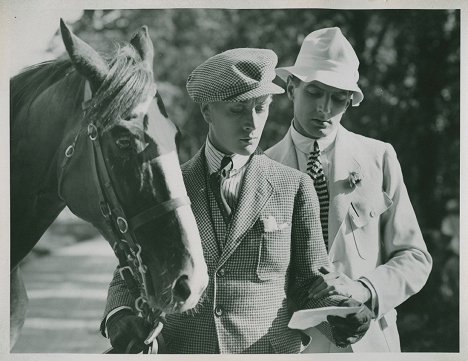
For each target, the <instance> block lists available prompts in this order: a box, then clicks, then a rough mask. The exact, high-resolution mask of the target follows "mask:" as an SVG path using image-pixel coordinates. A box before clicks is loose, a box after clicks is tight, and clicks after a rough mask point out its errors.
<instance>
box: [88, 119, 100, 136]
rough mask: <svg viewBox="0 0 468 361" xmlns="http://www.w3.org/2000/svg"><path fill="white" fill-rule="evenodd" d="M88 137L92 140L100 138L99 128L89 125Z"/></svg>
mask: <svg viewBox="0 0 468 361" xmlns="http://www.w3.org/2000/svg"><path fill="white" fill-rule="evenodd" d="M88 136H89V139H91V140H96V138H97V136H98V130H97V127H96V126H95V125H94V124H93V123H89V124H88Z"/></svg>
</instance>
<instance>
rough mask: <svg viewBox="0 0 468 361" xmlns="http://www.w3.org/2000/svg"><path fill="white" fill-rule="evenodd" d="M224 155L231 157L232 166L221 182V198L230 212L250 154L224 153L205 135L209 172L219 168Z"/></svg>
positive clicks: (233, 206)
mask: <svg viewBox="0 0 468 361" xmlns="http://www.w3.org/2000/svg"><path fill="white" fill-rule="evenodd" d="M226 156H227V157H230V158H231V160H232V164H233V167H232V169H231V171H230V172H228V174H227V176H226V178H224V179H223V180H222V182H221V199H222V201H223V204H224V206H225V207H226V210H227V211H228V214H230V213H231V212H232V211H233V210H234V208H235V207H236V205H237V201H238V200H239V195H240V190H241V187H242V181H243V180H244V175H245V171H246V170H247V163H248V162H249V160H250V155H240V154H229V155H228V154H224V153H223V152H221V151H219V150H218V149H216V147H215V146H214V145H213V143H211V141H210V138H209V137H206V145H205V157H206V162H207V164H208V171H209V173H210V174H213V173H216V172H217V171H218V170H219V168H220V166H221V161H222V160H223V158H224V157H226Z"/></svg>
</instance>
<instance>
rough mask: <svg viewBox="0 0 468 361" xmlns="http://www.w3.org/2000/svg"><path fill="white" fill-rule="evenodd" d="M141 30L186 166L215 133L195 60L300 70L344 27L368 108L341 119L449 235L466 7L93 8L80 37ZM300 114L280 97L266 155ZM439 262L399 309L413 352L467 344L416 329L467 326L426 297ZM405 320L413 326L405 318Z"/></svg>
mask: <svg viewBox="0 0 468 361" xmlns="http://www.w3.org/2000/svg"><path fill="white" fill-rule="evenodd" d="M141 25H148V27H149V30H150V35H151V38H152V39H153V41H154V43H155V49H156V54H157V56H156V61H155V69H154V70H155V75H156V78H157V80H158V84H159V86H160V91H161V93H162V96H163V99H164V101H165V103H166V105H167V109H168V112H169V115H170V117H171V118H172V119H173V120H174V121H175V122H176V123H177V124H178V125H179V127H180V128H181V129H182V131H183V134H184V137H183V138H182V145H181V149H180V158H181V160H182V161H185V160H187V159H189V158H190V157H191V156H192V155H193V154H194V153H195V152H196V151H197V150H198V148H199V147H200V145H201V144H202V143H203V141H204V139H205V135H206V125H205V123H204V121H203V119H202V117H201V114H200V112H199V109H198V107H197V106H196V105H195V104H193V103H192V102H191V100H190V98H189V97H188V95H187V93H186V91H185V81H186V78H187V77H188V75H189V74H190V72H191V71H192V70H193V69H194V68H195V67H196V66H197V65H199V64H200V63H201V62H203V61H204V60H206V59H207V58H208V57H209V56H211V55H214V54H216V53H218V52H221V51H224V50H226V49H229V48H234V47H261V48H270V49H273V50H274V51H275V52H276V53H277V54H278V57H279V59H280V60H279V65H280V66H283V65H291V64H293V63H294V61H295V57H296V55H297V53H298V51H299V48H300V44H301V42H302V39H303V38H304V37H305V36H306V35H307V34H308V33H310V32H311V31H313V30H316V29H319V28H322V27H329V26H339V27H340V28H341V30H342V31H343V33H344V34H345V36H346V37H347V38H348V39H349V40H350V42H351V43H352V45H353V46H354V48H355V50H356V53H357V54H358V57H359V58H360V62H361V64H360V75H361V77H360V82H359V83H360V86H361V88H362V89H363V92H364V95H365V98H364V101H363V103H362V104H361V105H360V106H359V107H357V108H350V109H349V110H348V111H347V113H346V115H345V117H344V118H343V124H344V125H345V127H347V128H348V129H350V130H352V131H355V132H357V133H361V134H363V135H367V136H370V137H374V138H377V139H381V140H383V141H386V142H389V143H391V144H392V145H393V146H394V147H395V149H396V151H397V154H398V156H399V159H400V162H401V164H402V170H403V174H404V177H405V182H406V184H407V187H408V191H409V194H410V197H411V200H412V202H413V205H414V208H415V211H416V214H417V216H418V219H419V221H420V224H421V227H422V228H423V230H424V233H425V234H426V235H427V237H426V242H427V243H428V247H429V249H430V250H437V249H440V245H438V244H437V243H438V242H442V241H443V239H441V236H440V232H438V231H437V230H438V229H440V224H441V221H442V219H443V217H444V215H445V205H446V202H447V201H448V200H449V199H455V200H458V199H459V186H460V183H459V172H460V169H459V160H460V159H459V149H460V93H459V89H460V81H459V76H460V12H459V11H458V10H329V9H320V10H319V9H287V10H285V9H281V10H279V9H272V10H258V9H254V10H238V9H232V10H228V9H164V10H161V9H160V10H92V11H86V12H85V14H84V16H83V17H82V19H81V20H80V21H78V22H77V23H76V24H75V25H74V30H75V31H76V32H77V33H78V34H79V35H80V36H81V37H82V38H84V39H85V40H86V41H88V42H89V43H91V44H92V45H93V46H94V47H95V48H96V49H100V50H102V51H104V52H110V51H112V50H113V49H112V47H111V46H109V43H110V40H113V41H115V42H119V41H121V40H124V39H125V40H128V39H129V38H130V36H131V34H132V33H133V31H135V30H136V29H137V28H138V27H139V26H141ZM279 82H281V81H279ZM291 117H292V109H291V106H290V104H289V101H288V99H287V97H285V96H277V97H276V98H275V101H274V102H273V104H272V106H271V110H270V116H269V120H268V123H267V126H266V129H265V132H264V136H263V138H262V142H261V145H262V147H263V148H268V147H269V146H271V145H273V144H274V143H276V142H277V141H278V140H279V139H280V138H281V137H282V136H283V135H284V134H285V132H286V130H287V128H288V126H289V124H290V120H291ZM434 234H435V235H438V236H434ZM433 255H434V264H435V266H434V267H435V268H434V272H433V275H432V276H431V279H430V280H429V282H428V285H427V286H426V287H425V288H424V289H423V291H422V292H421V293H420V294H419V295H418V296H415V297H412V298H411V299H410V301H408V302H406V303H405V304H404V305H403V306H402V308H401V311H402V313H401V314H400V315H401V320H402V321H401V324H400V329H401V331H402V335H408V337H402V347H403V349H404V350H411V351H431V350H437V351H456V350H458V338H456V342H446V343H445V344H440V343H439V344H437V345H436V338H437V337H438V336H437V335H436V333H435V332H432V333H430V330H429V329H426V333H428V335H426V336H425V341H424V342H422V341H421V342H418V341H419V337H418V332H419V331H418V330H421V329H422V327H424V326H425V325H431V323H428V324H427V323H426V322H427V319H428V317H429V316H430V317H431V318H434V317H435V318H437V317H439V319H437V320H436V321H437V322H438V325H439V326H438V327H441V328H440V330H441V331H440V332H439V333H438V335H439V336H440V334H442V333H443V332H444V331H447V332H449V331H448V330H450V329H453V328H455V329H458V301H457V302H453V299H452V301H450V302H448V301H447V302H445V303H444V302H443V301H441V302H442V304H441V303H440V302H439V303H438V307H437V310H441V311H443V310H444V307H445V306H447V307H449V310H451V311H453V312H455V313H456V317H452V318H442V316H443V313H442V315H434V314H432V313H431V312H433V311H434V309H431V308H429V307H431V306H433V305H434V303H433V302H429V303H427V302H426V303H425V299H423V298H422V297H423V296H424V297H427V298H431V299H434V298H436V299H437V297H439V296H440V290H439V287H440V285H439V284H438V282H439V281H440V282H441V280H440V279H439V278H437V274H435V272H439V270H441V269H442V268H443V267H444V262H445V261H444V259H442V258H441V257H440V258H438V255H437V254H433ZM434 274H435V276H434ZM425 305H426V306H425ZM408 315H409V316H410V318H409V319H410V320H412V318H411V317H414V319H415V320H416V322H412V321H411V322H406V323H405V320H406V321H407V320H408ZM405 317H406V318H405ZM447 319H450V321H449V323H447V322H445V321H444V320H447ZM437 322H436V323H435V324H437ZM410 324H411V327H412V328H409V325H410ZM415 327H416V328H415ZM418 327H419V328H418ZM402 328H403V329H402ZM447 332H445V333H446V334H447ZM449 334H453V333H450V332H449ZM411 336H413V337H415V339H414V340H412V339H411Z"/></svg>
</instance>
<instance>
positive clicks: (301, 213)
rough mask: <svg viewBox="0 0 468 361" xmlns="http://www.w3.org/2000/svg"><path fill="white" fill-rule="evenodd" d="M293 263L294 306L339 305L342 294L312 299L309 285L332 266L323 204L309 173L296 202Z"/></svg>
mask: <svg viewBox="0 0 468 361" xmlns="http://www.w3.org/2000/svg"><path fill="white" fill-rule="evenodd" d="M291 232H292V233H291V237H292V240H291V263H290V282H291V287H290V290H289V296H290V298H291V301H292V305H293V308H295V309H305V308H318V307H325V306H333V305H337V304H338V303H339V302H340V301H341V300H343V299H345V297H342V296H329V297H322V298H320V299H318V300H309V299H308V298H307V293H308V290H309V286H310V285H311V284H312V282H313V281H314V280H316V278H317V277H318V276H320V275H321V273H320V272H319V271H318V270H319V268H320V267H322V266H329V260H328V255H327V250H326V248H325V243H324V242H323V236H322V227H321V225H320V206H319V201H318V197H317V194H316V192H315V188H314V184H313V182H312V180H311V179H310V177H309V176H307V175H303V176H302V177H301V183H300V185H299V189H298V192H297V194H296V199H295V202H294V213H293V220H292V230H291Z"/></svg>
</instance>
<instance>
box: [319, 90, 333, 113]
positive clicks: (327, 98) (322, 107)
mask: <svg viewBox="0 0 468 361" xmlns="http://www.w3.org/2000/svg"><path fill="white" fill-rule="evenodd" d="M318 110H319V111H320V112H322V113H323V114H329V113H330V112H331V95H330V94H325V95H324V96H323V99H322V100H321V102H320V103H319V104H318Z"/></svg>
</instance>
